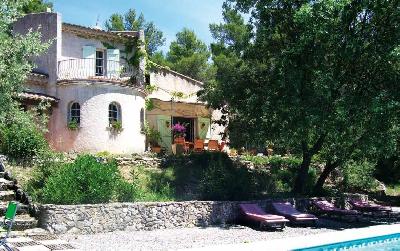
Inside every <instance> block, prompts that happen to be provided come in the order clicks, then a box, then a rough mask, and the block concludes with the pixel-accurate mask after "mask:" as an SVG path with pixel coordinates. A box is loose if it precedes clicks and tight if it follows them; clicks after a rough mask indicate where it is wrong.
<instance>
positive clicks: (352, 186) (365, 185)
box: [342, 160, 378, 192]
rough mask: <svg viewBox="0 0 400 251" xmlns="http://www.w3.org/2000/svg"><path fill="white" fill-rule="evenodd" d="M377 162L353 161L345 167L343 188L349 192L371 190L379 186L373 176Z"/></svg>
mask: <svg viewBox="0 0 400 251" xmlns="http://www.w3.org/2000/svg"><path fill="white" fill-rule="evenodd" d="M374 171H375V164H373V163H371V162H368V161H366V160H364V161H359V162H355V161H351V162H349V163H347V164H346V165H345V166H344V168H343V182H342V183H343V184H342V186H343V188H344V190H346V191H349V192H359V191H371V190H373V189H375V188H376V187H377V185H378V184H377V181H376V180H375V178H374V177H373V174H374Z"/></svg>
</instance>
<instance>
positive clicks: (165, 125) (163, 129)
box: [157, 115, 172, 152]
mask: <svg viewBox="0 0 400 251" xmlns="http://www.w3.org/2000/svg"><path fill="white" fill-rule="evenodd" d="M157 129H158V131H159V132H160V135H161V142H159V143H160V145H161V146H162V147H164V148H165V149H166V150H167V151H168V152H171V143H172V132H171V117H170V116H165V115H158V116H157Z"/></svg>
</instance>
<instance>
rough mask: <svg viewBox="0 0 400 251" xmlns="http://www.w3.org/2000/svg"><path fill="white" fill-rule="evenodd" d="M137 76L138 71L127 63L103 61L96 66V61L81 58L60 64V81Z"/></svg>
mask: <svg viewBox="0 0 400 251" xmlns="http://www.w3.org/2000/svg"><path fill="white" fill-rule="evenodd" d="M135 75H137V70H136V69H135V67H133V66H132V65H129V64H127V63H125V62H119V61H113V60H103V61H102V64H99V62H98V63H97V64H96V59H92V58H79V59H67V60H63V61H59V62H58V79H59V80H73V79H115V80H123V79H126V78H131V77H132V76H135Z"/></svg>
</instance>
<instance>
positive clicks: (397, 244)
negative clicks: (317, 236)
mask: <svg viewBox="0 0 400 251" xmlns="http://www.w3.org/2000/svg"><path fill="white" fill-rule="evenodd" d="M317 250H318V251H341V250H352V251H353V250H360V251H372V250H373V251H389V250H390V251H394V250H400V233H399V234H391V235H384V236H377V237H372V238H367V239H359V240H353V241H346V242H340V243H334V244H328V245H323V246H317V247H311V248H303V249H296V250H295V251H317Z"/></svg>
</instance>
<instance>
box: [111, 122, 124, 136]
mask: <svg viewBox="0 0 400 251" xmlns="http://www.w3.org/2000/svg"><path fill="white" fill-rule="evenodd" d="M110 129H111V131H112V132H115V133H120V132H122V130H123V128H122V122H121V121H111V123H110Z"/></svg>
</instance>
